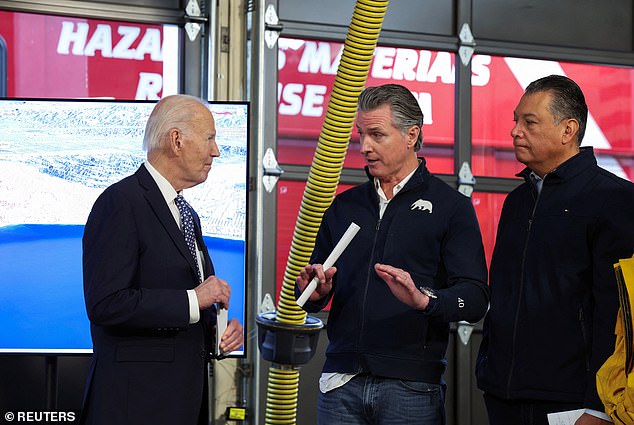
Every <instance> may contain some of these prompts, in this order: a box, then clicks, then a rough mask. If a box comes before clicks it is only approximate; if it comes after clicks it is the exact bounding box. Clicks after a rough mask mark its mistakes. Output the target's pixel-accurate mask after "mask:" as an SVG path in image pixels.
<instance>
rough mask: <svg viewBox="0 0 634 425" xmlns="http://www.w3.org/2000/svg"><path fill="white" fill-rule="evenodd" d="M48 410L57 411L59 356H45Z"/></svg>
mask: <svg viewBox="0 0 634 425" xmlns="http://www.w3.org/2000/svg"><path fill="white" fill-rule="evenodd" d="M45 374H46V382H45V385H46V388H45V390H46V410H47V411H49V412H53V411H57V356H46V357H45Z"/></svg>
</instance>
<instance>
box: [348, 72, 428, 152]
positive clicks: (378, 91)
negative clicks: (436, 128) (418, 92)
mask: <svg viewBox="0 0 634 425" xmlns="http://www.w3.org/2000/svg"><path fill="white" fill-rule="evenodd" d="M357 103H358V105H357V106H358V110H359V111H364V112H367V111H372V110H374V109H376V108H379V107H381V106H383V105H389V106H390V108H391V110H392V125H394V127H396V128H398V129H400V130H401V132H402V133H403V134H405V132H407V130H409V129H410V127H412V126H413V125H415V126H418V128H419V129H420V131H419V132H418V140H416V143H415V144H414V150H415V151H418V150H419V149H420V147H421V146H422V145H423V112H422V111H421V109H420V105H419V104H418V101H417V100H416V98H415V97H414V95H413V94H412V92H411V91H409V89H408V88H407V87H403V86H401V85H399V84H384V85H382V86H377V87H367V88H366V89H364V90H363V91H362V92H361V94H360V95H359V100H358V102H357Z"/></svg>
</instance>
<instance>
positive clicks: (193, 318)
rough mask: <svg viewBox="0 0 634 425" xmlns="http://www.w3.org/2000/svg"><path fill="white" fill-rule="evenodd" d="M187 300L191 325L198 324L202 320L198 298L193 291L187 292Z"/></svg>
mask: <svg viewBox="0 0 634 425" xmlns="http://www.w3.org/2000/svg"><path fill="white" fill-rule="evenodd" d="M187 298H188V299H189V324H190V325H192V324H194V323H198V321H199V320H200V309H199V308H198V297H197V296H196V291H195V290H193V289H188V290H187Z"/></svg>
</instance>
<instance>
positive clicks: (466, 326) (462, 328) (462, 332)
mask: <svg viewBox="0 0 634 425" xmlns="http://www.w3.org/2000/svg"><path fill="white" fill-rule="evenodd" d="M473 327H474V326H473V325H472V324H471V323H469V322H465V321H464V320H461V321H460V322H458V331H457V332H458V336H459V337H460V342H462V344H463V345H467V344H468V343H469V339H471V334H472V333H473Z"/></svg>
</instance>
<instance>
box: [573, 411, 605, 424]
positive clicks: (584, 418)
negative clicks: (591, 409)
mask: <svg viewBox="0 0 634 425" xmlns="http://www.w3.org/2000/svg"><path fill="white" fill-rule="evenodd" d="M610 424H612V422H608V421H604V420H603V419H601V418H597V417H596V416H592V415H590V414H588V413H584V414H583V415H581V417H579V419H577V422H575V425H610Z"/></svg>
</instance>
